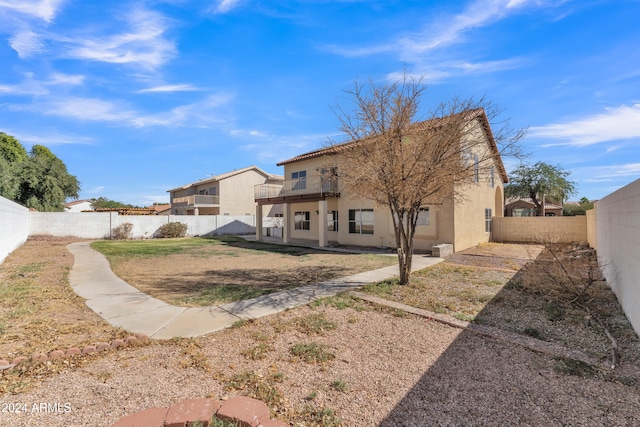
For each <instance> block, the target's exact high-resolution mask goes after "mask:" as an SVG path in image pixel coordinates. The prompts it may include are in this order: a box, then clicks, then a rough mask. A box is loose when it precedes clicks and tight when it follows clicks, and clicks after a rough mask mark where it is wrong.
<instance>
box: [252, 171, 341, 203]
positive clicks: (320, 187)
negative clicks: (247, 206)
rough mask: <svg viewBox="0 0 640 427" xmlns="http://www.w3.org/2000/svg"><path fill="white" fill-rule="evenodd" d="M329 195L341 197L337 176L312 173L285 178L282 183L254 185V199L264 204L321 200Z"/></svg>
mask: <svg viewBox="0 0 640 427" xmlns="http://www.w3.org/2000/svg"><path fill="white" fill-rule="evenodd" d="M327 197H340V192H339V189H338V177H337V176H329V177H327V176H324V175H311V176H308V177H303V178H298V179H289V180H285V181H283V183H282V185H277V184H259V185H256V186H255V187H254V199H255V200H256V201H257V202H258V203H263V204H265V203H283V202H287V201H295V200H305V201H307V200H308V201H311V200H321V199H325V198H327Z"/></svg>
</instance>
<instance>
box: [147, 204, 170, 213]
mask: <svg viewBox="0 0 640 427" xmlns="http://www.w3.org/2000/svg"><path fill="white" fill-rule="evenodd" d="M147 209H153V210H154V211H155V213H161V212H164V211H168V210H170V209H171V203H158V204H155V205H151V206H149V207H147Z"/></svg>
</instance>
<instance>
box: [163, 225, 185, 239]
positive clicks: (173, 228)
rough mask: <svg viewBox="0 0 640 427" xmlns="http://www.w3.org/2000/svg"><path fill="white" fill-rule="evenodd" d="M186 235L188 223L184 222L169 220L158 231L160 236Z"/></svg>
mask: <svg viewBox="0 0 640 427" xmlns="http://www.w3.org/2000/svg"><path fill="white" fill-rule="evenodd" d="M186 235H187V224H185V223H182V222H169V223H167V224H164V225H163V226H162V227H160V228H158V231H156V236H157V237H160V238H172V237H184V236H186Z"/></svg>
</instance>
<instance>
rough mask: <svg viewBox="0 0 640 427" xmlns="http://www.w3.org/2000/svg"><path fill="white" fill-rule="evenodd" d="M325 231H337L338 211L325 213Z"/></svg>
mask: <svg viewBox="0 0 640 427" xmlns="http://www.w3.org/2000/svg"><path fill="white" fill-rule="evenodd" d="M327 231H338V211H331V212H328V213H327Z"/></svg>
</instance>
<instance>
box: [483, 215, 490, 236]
mask: <svg viewBox="0 0 640 427" xmlns="http://www.w3.org/2000/svg"><path fill="white" fill-rule="evenodd" d="M484 231H485V232H486V233H490V232H491V209H485V210H484Z"/></svg>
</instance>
